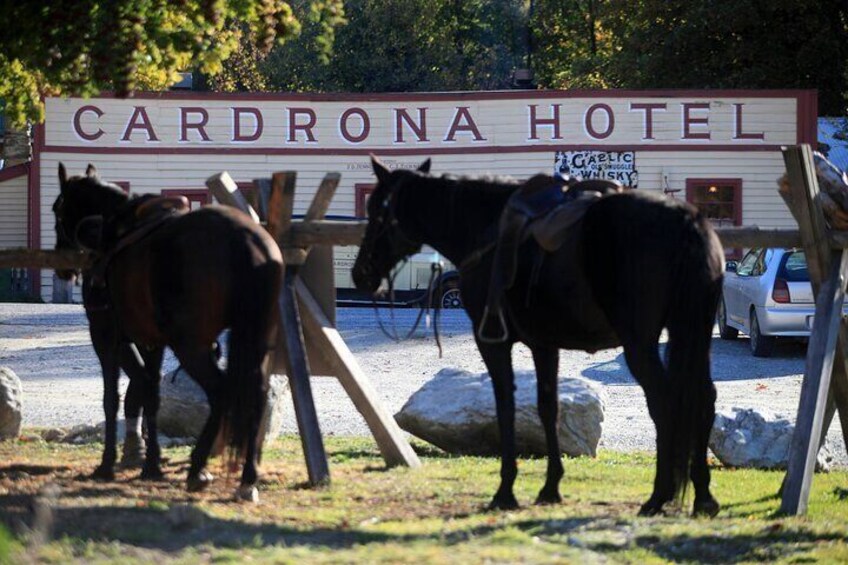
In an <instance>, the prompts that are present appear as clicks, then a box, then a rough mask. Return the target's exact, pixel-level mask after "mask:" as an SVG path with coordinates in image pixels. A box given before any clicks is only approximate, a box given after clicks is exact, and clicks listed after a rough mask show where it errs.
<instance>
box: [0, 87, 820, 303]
mask: <svg viewBox="0 0 848 565" xmlns="http://www.w3.org/2000/svg"><path fill="white" fill-rule="evenodd" d="M816 112H817V104H816V92H815V91H812V90H775V91H741V90H739V91H735V90H726V91H722V90H705V91H671V90H668V91H502V92H465V93H409V94H387V95H377V94H338V95H336V94H333V95H301V94H217V93H197V92H168V93H156V94H154V93H150V94H140V95H136V96H135V97H134V98H127V99H118V98H113V97H109V96H104V97H99V98H91V99H60V98H48V99H47V100H46V121H45V123H44V124H43V125H41V126H38V128H36V132H35V139H36V144H35V148H34V157H33V162H32V164H31V173H32V174H31V175H30V182H29V187H28V190H29V199H30V202H32V203H33V204H32V205H31V206H30V209H29V224H30V225H29V231H30V233H31V238H30V244H31V245H34V246H37V247H42V248H52V247H53V245H54V241H55V235H54V232H53V223H54V219H53V215H52V211H51V206H52V204H53V202H54V200H55V199H56V196H57V194H58V190H59V186H58V178H57V168H58V165H59V163H60V162H62V163H64V164H65V166H66V167H67V169H68V171H69V173H71V174H74V173H77V174H81V173H82V172H83V171H84V170H85V167H86V165H87V164H88V163H93V164H95V165H96V166H97V168H98V169H99V171H100V172H101V174H102V176H103V177H104V178H105V179H107V180H110V181H113V182H117V183H119V184H121V185H122V186H124V187H125V188H126V189H127V190H129V191H130V192H131V193H136V194H141V193H150V192H152V193H160V192H162V193H169V192H170V193H180V194H184V195H186V196H188V197H189V199H190V200H191V201H192V203H193V205H201V204H202V203H205V202H208V201H209V199H210V196H209V194H208V193H207V191H206V189H205V184H204V182H205V180H206V178H207V177H209V176H210V175H212V174H214V173H216V172H220V171H223V170H226V171H228V172H229V173H230V175H232V177H233V178H234V179H235V180H236V181H237V182H238V183H244V185H245V186H247V185H249V184H250V182H251V180H252V179H254V178H260V177H268V176H270V175H271V173H273V172H275V171H283V170H296V171H297V172H298V179H297V201H296V206H295V213H303V212H304V211H305V209H306V206H307V205H308V203H309V202H310V200H311V198H312V195H313V193H314V191H315V189H316V188H317V186H318V183H319V181H320V180H321V178H322V177H323V175H324V174H325V173H326V172H329V171H339V172H340V173H341V174H342V179H341V184H340V185H339V189H338V192H337V195H336V197H335V199H334V200H333V203H332V205H331V207H330V210H329V215H331V216H341V217H361V216H362V215H363V214H364V212H363V210H364V203H365V199H366V197H367V195H368V192H369V190H370V188H371V186H372V184H373V182H374V177H373V175H372V173H371V167H370V164H369V158H368V156H369V154H370V153H373V154H375V155H377V156H379V157H380V158H381V159H383V160H384V162H386V163H387V164H388V166H390V167H397V168H415V167H417V166H418V165H419V164H420V163H421V162H422V161H423V160H424V159H425V158H427V157H432V158H433V169H432V171H433V172H434V173H442V172H449V173H454V174H476V173H490V174H504V175H510V176H514V177H518V178H522V177H528V176H530V175H532V174H535V173H538V172H547V173H552V172H554V171H555V169H561V170H563V171H569V172H571V173H572V174H580V175H588V176H604V177H608V178H617V179H619V180H622V181H623V182H624V184H626V185H630V186H632V187H633V188H634V189H636V190H650V191H657V192H665V193H666V194H668V196H669V197H673V198H685V199H688V200H690V201H692V202H693V203H695V204H696V205H698V206H699V207H701V209H702V210H704V211H705V212H706V213H707V214H708V215H709V216H710V217H712V218H714V219H715V221H716V222H719V223H721V224H723V225H743V224H744V225H759V226H761V227H791V226H792V225H793V220H792V217H791V215H790V214H789V212H788V210H787V209H786V207H785V206H784V204H783V202H782V201H781V199H780V198H779V196H778V194H777V191H776V190H775V188H776V184H775V181H776V179H777V178H778V177H779V176H780V175H781V174H782V172H783V169H784V167H783V161H782V158H781V154H780V147H781V146H782V145H791V144H797V143H812V144H815V142H816V125H817V124H816ZM4 221H5V220H4ZM342 262H343V261H342ZM340 264H341V263H340ZM51 275H52V273H50V272H44V273H42V275H41V277H40V279H37V280H36V286H38V287H39V288H37V289H36V291H40V292H41V294H42V296H44V297H46V298H47V297H49V296H50V292H51V288H50V286H51V280H52V278H51ZM341 284H344V281H342V283H341Z"/></svg>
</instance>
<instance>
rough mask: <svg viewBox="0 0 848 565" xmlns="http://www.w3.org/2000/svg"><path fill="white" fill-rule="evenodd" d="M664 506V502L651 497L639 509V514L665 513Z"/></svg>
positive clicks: (654, 514) (655, 514) (653, 514)
mask: <svg viewBox="0 0 848 565" xmlns="http://www.w3.org/2000/svg"><path fill="white" fill-rule="evenodd" d="M663 506H665V503H664V502H656V501H655V500H653V499H651V500H649V501H648V502H646V503H645V504H643V505H642V507H641V508H640V509H639V516H658V515H660V514H664V511H663Z"/></svg>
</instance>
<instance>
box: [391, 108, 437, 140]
mask: <svg viewBox="0 0 848 565" xmlns="http://www.w3.org/2000/svg"><path fill="white" fill-rule="evenodd" d="M404 125H406V126H407V127H408V128H409V129H410V130H412V133H413V134H415V137H416V138H417V141H430V140H429V139H427V108H418V123H417V124H416V123H415V122H414V121H412V116H410V115H409V112H407V111H406V108H395V143H406V142H405V141H404V139H403V126H404Z"/></svg>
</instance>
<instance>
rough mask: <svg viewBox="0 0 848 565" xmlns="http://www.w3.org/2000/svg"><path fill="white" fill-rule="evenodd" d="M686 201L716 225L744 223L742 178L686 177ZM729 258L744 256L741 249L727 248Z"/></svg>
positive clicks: (726, 252) (726, 225) (724, 225)
mask: <svg viewBox="0 0 848 565" xmlns="http://www.w3.org/2000/svg"><path fill="white" fill-rule="evenodd" d="M686 201H687V202H689V203H690V204H692V205H694V206H695V207H696V208H698V210H700V212H701V214H703V215H704V216H706V217H707V218H708V219H709V220H710V222H712V224H713V225H714V226H716V227H728V226H741V225H742V179H686ZM725 255H726V256H727V258H728V259H738V258H739V257H741V256H742V250H741V249H725Z"/></svg>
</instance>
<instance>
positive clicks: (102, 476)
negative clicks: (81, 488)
mask: <svg viewBox="0 0 848 565" xmlns="http://www.w3.org/2000/svg"><path fill="white" fill-rule="evenodd" d="M91 478H92V479H94V480H95V481H114V480H115V470H114V469H113V468H112V466H111V465H103V464H101V465H100V466H99V467H97V469H95V470H94V472H93V473H91Z"/></svg>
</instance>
